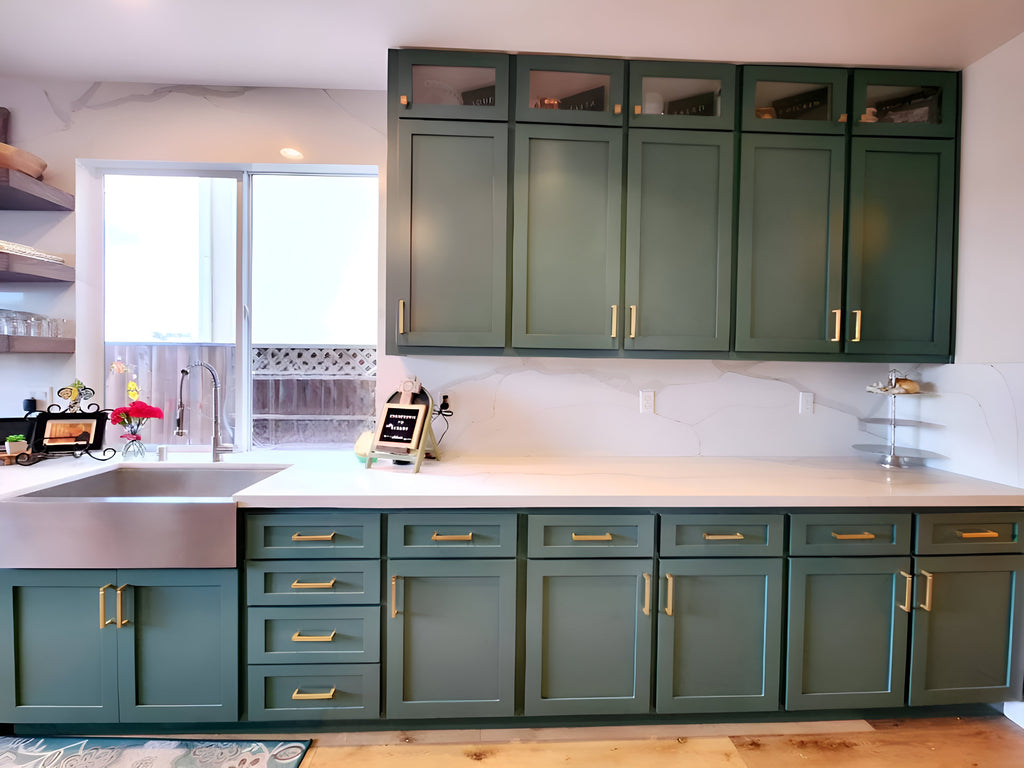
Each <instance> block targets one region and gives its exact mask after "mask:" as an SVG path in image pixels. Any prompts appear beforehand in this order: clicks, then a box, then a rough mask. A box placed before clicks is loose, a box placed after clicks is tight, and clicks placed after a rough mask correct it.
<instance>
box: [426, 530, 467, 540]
mask: <svg viewBox="0 0 1024 768" xmlns="http://www.w3.org/2000/svg"><path fill="white" fill-rule="evenodd" d="M430 540H431V541H472V540H473V532H472V531H470V532H469V533H438V532H437V531H434V532H433V533H432V534H431V535H430Z"/></svg>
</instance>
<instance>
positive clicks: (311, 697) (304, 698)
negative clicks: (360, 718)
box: [292, 685, 338, 701]
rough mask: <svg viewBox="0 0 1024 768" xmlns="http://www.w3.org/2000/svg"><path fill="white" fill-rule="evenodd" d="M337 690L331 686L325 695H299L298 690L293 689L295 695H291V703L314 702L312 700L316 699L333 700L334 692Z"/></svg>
mask: <svg viewBox="0 0 1024 768" xmlns="http://www.w3.org/2000/svg"><path fill="white" fill-rule="evenodd" d="M337 690H338V689H337V688H335V687H334V686H333V685H332V686H331V690H329V691H327V693H299V689H298V688H296V689H295V693H293V694H292V700H293V701H314V700H318V699H333V698H334V692H335V691H337Z"/></svg>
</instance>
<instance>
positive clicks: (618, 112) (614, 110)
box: [612, 104, 622, 115]
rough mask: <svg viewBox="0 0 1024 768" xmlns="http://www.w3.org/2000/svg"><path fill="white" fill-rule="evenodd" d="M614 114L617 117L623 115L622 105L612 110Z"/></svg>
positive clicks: (617, 105)
mask: <svg viewBox="0 0 1024 768" xmlns="http://www.w3.org/2000/svg"><path fill="white" fill-rule="evenodd" d="M612 112H614V113H615V114H616V115H621V114H622V105H621V104H616V105H615V107H614V108H613V109H612Z"/></svg>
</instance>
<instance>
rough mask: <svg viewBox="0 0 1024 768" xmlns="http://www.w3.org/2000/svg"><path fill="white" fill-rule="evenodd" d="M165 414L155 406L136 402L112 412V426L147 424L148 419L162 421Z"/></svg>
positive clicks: (140, 401) (139, 401)
mask: <svg viewBox="0 0 1024 768" xmlns="http://www.w3.org/2000/svg"><path fill="white" fill-rule="evenodd" d="M163 417H164V412H163V411H162V410H160V409H159V408H157V407H156V406H155V405H149V404H148V403H144V402H143V401H142V400H135V401H134V402H132V404H131V405H122V406H121V407H120V408H115V409H114V410H112V411H111V412H110V423H111V424H138V425H142V424H145V423H146V421H147V420H148V419H162V418H163Z"/></svg>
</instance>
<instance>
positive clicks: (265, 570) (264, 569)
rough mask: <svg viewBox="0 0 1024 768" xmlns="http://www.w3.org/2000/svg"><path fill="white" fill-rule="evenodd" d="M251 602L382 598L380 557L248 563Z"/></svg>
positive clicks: (341, 602)
mask: <svg viewBox="0 0 1024 768" xmlns="http://www.w3.org/2000/svg"><path fill="white" fill-rule="evenodd" d="M245 577H246V584H245V594H246V597H247V600H248V604H249V605H352V604H367V603H379V602H380V561H379V560H332V561H316V560H277V561H269V562H261V561H255V562H247V563H246V564H245Z"/></svg>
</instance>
